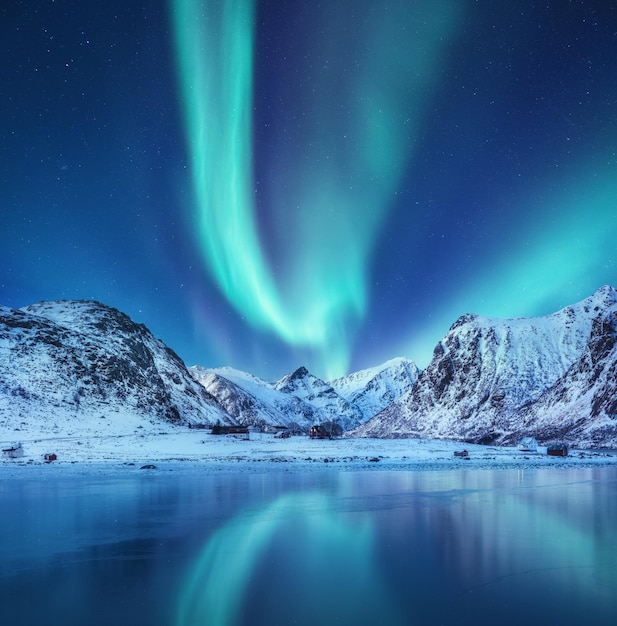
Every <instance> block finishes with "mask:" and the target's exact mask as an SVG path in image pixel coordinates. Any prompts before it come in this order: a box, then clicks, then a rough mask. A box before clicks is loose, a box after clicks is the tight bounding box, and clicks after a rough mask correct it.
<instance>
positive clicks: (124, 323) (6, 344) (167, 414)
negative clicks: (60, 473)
mask: <svg viewBox="0 0 617 626" xmlns="http://www.w3.org/2000/svg"><path fill="white" fill-rule="evenodd" d="M219 419H220V420H221V421H222V422H230V421H231V420H230V418H229V416H228V415H227V414H226V413H225V412H224V411H223V410H222V409H221V408H220V407H219V406H218V405H217V403H216V401H215V400H214V398H213V397H212V396H210V395H209V394H208V393H207V391H206V390H205V389H204V388H203V387H202V386H201V385H199V384H198V383H197V382H196V381H195V380H194V379H193V377H192V376H191V375H190V374H189V372H188V370H187V369H186V367H185V365H184V363H183V362H182V360H181V359H180V358H179V357H178V356H177V355H176V354H175V353H174V352H173V351H172V350H170V349H169V348H168V347H167V346H165V345H164V344H163V343H162V342H161V341H159V340H157V339H155V338H154V337H153V336H152V334H151V333H150V332H149V331H148V329H147V328H146V327H145V326H143V325H140V324H135V323H134V322H133V321H132V320H131V319H130V318H129V317H128V316H127V315H125V314H124V313H121V312H120V311H118V310H116V309H113V308H110V307H107V306H105V305H103V304H100V303H98V302H89V301H59V302H45V303H41V304H35V305H31V306H28V307H25V308H24V309H21V310H16V309H10V308H7V307H0V427H1V428H2V430H4V432H6V433H7V434H8V433H9V432H15V431H19V430H24V431H34V432H39V433H40V434H66V433H67V432H70V433H79V432H85V431H88V432H93V433H95V432H98V431H100V432H102V433H105V432H110V430H113V431H116V432H117V431H118V430H120V431H122V432H125V431H126V429H127V428H138V427H142V428H143V427H144V424H145V425H146V426H147V425H148V424H149V423H150V424H152V425H156V424H157V423H159V424H160V423H161V422H163V423H164V422H168V423H174V424H179V425H180V424H184V425H188V424H191V423H206V424H213V423H215V422H216V420H219ZM129 424H131V426H129Z"/></svg>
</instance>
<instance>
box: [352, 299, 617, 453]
mask: <svg viewBox="0 0 617 626" xmlns="http://www.w3.org/2000/svg"><path fill="white" fill-rule="evenodd" d="M616 314H617V292H615V290H614V289H613V288H611V287H602V288H601V289H599V290H598V291H597V292H596V293H595V294H594V295H593V296H591V297H589V298H587V299H585V300H583V301H582V302H579V303H578V304H575V305H573V306H569V307H566V308H565V309H563V310H561V311H558V312H557V313H554V314H552V315H548V316H546V317H539V318H521V319H504V320H496V319H487V318H482V317H479V316H476V315H465V316H463V317H461V318H460V319H459V320H457V321H456V322H455V323H454V325H453V326H452V327H451V328H450V330H449V331H448V333H447V334H446V335H445V337H444V338H443V339H442V341H441V342H440V343H439V344H438V345H437V347H436V348H435V351H434V354H433V359H432V360H431V362H430V364H429V365H428V367H427V368H426V369H425V370H424V371H423V372H422V373H421V374H420V376H419V377H418V380H417V382H416V384H415V385H414V387H413V388H412V389H411V390H410V391H409V392H407V393H406V394H405V395H404V396H403V397H402V398H401V399H400V400H398V401H397V402H394V403H393V404H391V405H390V406H389V407H387V408H386V409H385V410H384V411H382V412H381V413H379V414H378V415H377V416H376V417H375V418H373V419H372V420H370V421H369V422H367V423H365V424H364V425H362V426H360V427H359V428H358V429H356V430H355V431H354V434H356V435H358V436H378V437H409V436H423V437H443V438H456V439H464V440H470V441H476V442H485V443H492V442H501V443H503V442H512V441H515V440H516V439H517V438H518V437H520V436H521V435H523V434H529V435H535V436H537V437H539V438H540V439H541V440H544V441H546V440H547V439H551V438H556V437H567V438H568V439H569V440H570V442H571V443H576V444H579V445H581V444H585V443H594V444H596V445H597V444H603V445H615V444H617V428H616V426H617V422H615V421H614V420H612V419H611V418H612V417H613V415H614V413H615V411H616V410H617V404H616V403H615V402H614V400H613V396H612V390H613V389H614V382H615V369H616V368H615V358H616V354H615V350H614V335H615V330H614V328H615V325H614V320H615V316H616ZM574 426H576V428H575V429H574V430H572V428H573V427H574ZM591 432H593V433H595V435H593V436H591V435H590V433H591Z"/></svg>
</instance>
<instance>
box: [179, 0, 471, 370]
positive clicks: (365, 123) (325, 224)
mask: <svg viewBox="0 0 617 626" xmlns="http://www.w3.org/2000/svg"><path fill="white" fill-rule="evenodd" d="M171 2H172V15H173V25H174V32H175V44H176V52H177V63H178V70H179V77H180V80H179V82H180V88H181V95H182V102H183V106H184V117H185V132H186V136H187V142H188V145H189V153H190V160H191V176H192V183H193V187H194V196H195V204H196V208H195V211H194V214H195V216H196V225H197V228H196V231H197V236H198V238H199V245H200V249H201V251H202V254H203V257H204V261H205V263H206V266H207V268H208V271H209V272H210V274H211V275H212V277H213V278H214V280H215V281H216V283H217V285H218V287H219V289H220V290H221V292H222V293H223V294H224V295H225V297H226V298H227V300H228V301H229V302H230V303H231V304H232V305H233V307H234V308H235V309H236V311H237V312H238V313H239V314H240V315H241V316H243V317H244V318H245V319H246V321H247V322H248V323H250V324H251V325H252V326H253V327H254V328H257V329H260V330H262V331H269V332H272V333H275V334H276V335H277V336H278V337H280V338H281V339H282V340H283V341H284V342H286V343H287V344H288V345H290V346H293V347H295V348H302V349H307V350H309V351H310V352H311V354H313V355H314V356H315V358H316V359H318V360H319V361H320V363H319V364H320V366H321V367H322V368H323V370H324V371H325V373H326V374H327V375H328V376H330V377H332V376H336V375H341V374H343V373H346V371H347V368H348V365H349V359H350V352H351V348H352V342H353V335H354V330H355V329H356V327H357V325H358V324H359V323H360V322H361V321H362V320H363V318H364V316H365V315H366V311H367V306H368V304H367V302H368V284H369V280H370V279H369V276H370V261H371V253H372V251H373V249H374V246H375V242H376V240H377V238H378V236H379V234H380V231H381V226H382V225H383V223H384V221H385V219H386V218H387V216H388V213H389V209H390V207H391V206H392V204H393V202H394V201H395V197H396V193H397V190H398V187H399V185H400V182H401V179H402V177H403V175H404V173H405V171H406V168H407V166H408V165H409V162H410V159H411V157H412V156H413V145H414V142H415V138H416V136H417V132H418V127H419V125H420V122H421V120H422V116H423V111H424V110H425V107H426V104H427V98H428V97H430V94H431V86H432V84H433V82H434V80H435V78H434V77H435V76H436V75H437V74H438V68H439V64H440V62H441V59H442V57H443V55H444V53H445V52H446V49H447V44H448V41H449V40H450V39H451V36H452V34H453V31H454V26H455V24H456V19H457V17H458V16H459V11H458V10H457V7H456V6H455V5H456V4H457V3H455V2H454V1H453V0H436V1H432V0H422V1H419V2H415V3H414V5H413V6H410V3H409V2H407V0H396V1H393V2H390V3H389V4H388V6H387V7H386V8H384V7H381V8H380V7H379V6H378V5H377V4H376V3H373V2H366V3H361V8H359V9H358V13H362V12H363V11H364V13H365V14H364V15H363V16H362V19H361V20H357V21H356V22H353V23H352V24H351V26H350V25H349V22H350V20H352V19H353V17H352V16H350V15H349V7H348V5H347V4H346V3H344V2H332V3H328V4H327V5H326V6H325V7H321V8H320V10H319V12H317V11H315V12H314V13H315V15H312V14H311V16H310V17H311V19H310V20H309V22H308V23H307V26H306V29H307V32H306V40H307V41H308V42H309V45H308V49H309V51H310V54H312V55H313V56H314V57H315V58H316V61H317V63H318V67H321V68H322V70H321V71H318V72H314V73H313V74H314V75H313V77H312V78H313V83H312V86H311V87H307V86H302V85H295V84H292V85H290V86H289V87H288V89H289V91H290V97H292V98H293V99H294V101H299V102H301V103H302V104H301V109H302V110H301V112H300V114H299V115H298V117H300V118H301V119H302V120H303V122H302V124H300V125H298V126H299V127H298V128H295V129H291V130H290V133H288V134H287V135H286V136H287V140H286V141H284V142H283V141H281V142H279V143H277V142H276V138H275V139H274V140H273V143H274V151H273V158H272V160H273V162H274V167H273V168H272V169H273V172H272V174H271V177H272V180H274V181H278V182H279V184H278V185H275V184H273V183H272V181H270V183H269V187H270V188H272V189H273V192H272V196H273V197H272V198H271V201H272V203H273V207H272V208H271V210H270V221H271V223H270V225H271V226H272V224H275V225H276V231H277V232H279V233H281V234H280V238H279V240H278V241H277V242H276V243H275V246H274V247H275V248H276V250H277V251H278V253H279V254H280V255H281V259H282V261H281V262H280V263H274V262H273V260H272V256H273V255H274V253H271V254H270V256H269V255H268V251H267V250H266V249H265V248H266V246H265V243H264V242H263V241H262V240H261V238H260V234H259V233H260V227H263V228H264V229H265V230H264V232H265V231H267V232H268V233H272V232H273V231H274V230H275V227H274V226H273V227H272V228H268V224H265V225H263V224H260V222H259V219H258V215H257V211H256V206H257V200H256V196H255V187H256V185H255V181H254V172H253V165H254V164H253V154H254V146H253V136H254V134H253V131H254V128H253V118H252V115H253V109H254V91H255V89H254V84H253V83H254V76H253V74H254V68H253V60H254V47H255V32H254V24H255V3H254V0H171ZM458 5H459V6H460V3H458ZM341 24H346V25H347V26H346V28H341ZM342 46H344V47H346V54H345V55H341V54H340V50H341V47H342ZM350 49H351V51H352V52H353V53H354V56H355V62H354V63H349V62H348V60H347V61H345V60H344V58H343V57H348V56H349V51H350ZM298 74H300V72H298ZM299 80H300V79H299ZM258 104H259V103H256V104H255V106H258ZM262 219H264V218H263V217H262Z"/></svg>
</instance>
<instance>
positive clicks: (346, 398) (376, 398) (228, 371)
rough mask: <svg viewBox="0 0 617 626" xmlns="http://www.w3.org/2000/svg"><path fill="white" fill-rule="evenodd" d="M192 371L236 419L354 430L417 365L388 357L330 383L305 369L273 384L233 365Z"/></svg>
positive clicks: (397, 391)
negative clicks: (329, 424)
mask: <svg viewBox="0 0 617 626" xmlns="http://www.w3.org/2000/svg"><path fill="white" fill-rule="evenodd" d="M191 372H192V374H193V375H194V376H195V378H196V379H197V380H198V381H199V382H200V383H201V384H202V385H204V387H205V388H206V389H207V390H208V392H209V393H211V394H212V395H213V396H214V397H216V399H217V401H218V402H219V403H220V404H221V406H223V407H224V408H225V410H226V411H227V412H228V413H230V414H231V415H232V416H233V417H234V419H237V420H238V421H239V422H241V423H243V424H263V423H266V424H271V425H288V424H290V423H293V424H295V425H297V426H299V427H300V428H301V429H304V430H305V431H307V430H308V429H309V428H310V427H311V426H312V425H314V424H320V423H324V422H336V423H338V424H340V425H341V427H342V428H343V429H345V430H346V429H350V428H353V427H355V426H357V425H358V424H361V423H362V422H364V421H366V420H367V419H369V418H370V417H372V416H373V415H375V414H376V413H377V412H378V411H380V410H381V409H383V408H384V407H385V406H386V405H387V404H388V403H390V402H392V401H393V400H395V399H397V398H398V397H400V395H401V393H402V392H403V391H406V390H407V388H408V387H409V386H410V385H411V384H412V382H413V380H415V378H416V377H417V368H416V366H415V365H414V364H413V363H411V362H410V361H407V360H406V359H393V360H392V361H389V362H388V363H386V364H384V365H382V366H380V367H376V368H372V369H370V370H363V371H362V372H357V373H356V374H352V375H350V376H348V377H344V378H340V379H337V380H336V381H333V382H332V383H328V382H326V381H323V380H321V379H320V378H317V377H316V376H314V375H313V374H311V373H310V372H309V371H308V370H307V369H306V367H299V368H298V369H296V370H295V371H293V372H292V373H290V374H287V375H286V376H283V377H282V378H281V379H279V380H278V381H275V382H274V383H267V382H265V381H263V380H261V379H258V378H256V377H254V376H252V375H250V374H247V373H245V372H240V371H238V370H234V369H233V368H217V369H204V368H198V367H194V368H191ZM239 397H241V398H242V400H241V401H239V400H238V398H239Z"/></svg>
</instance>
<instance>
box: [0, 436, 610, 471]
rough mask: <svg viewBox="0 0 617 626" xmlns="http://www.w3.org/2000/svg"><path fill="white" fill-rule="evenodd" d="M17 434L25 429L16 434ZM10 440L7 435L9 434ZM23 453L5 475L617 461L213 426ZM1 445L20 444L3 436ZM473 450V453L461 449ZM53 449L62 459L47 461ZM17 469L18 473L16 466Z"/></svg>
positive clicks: (33, 447)
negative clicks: (226, 430)
mask: <svg viewBox="0 0 617 626" xmlns="http://www.w3.org/2000/svg"><path fill="white" fill-rule="evenodd" d="M15 434H18V433H15ZM3 439H4V438H3ZM19 442H20V443H21V444H22V447H23V457H21V458H14V459H13V458H8V457H7V456H6V455H3V456H2V458H0V476H2V475H4V476H7V475H9V474H13V473H17V474H19V475H22V476H23V475H24V472H27V469H28V468H32V467H39V468H41V469H45V471H48V470H49V471H52V470H51V468H52V467H53V468H56V469H54V470H53V471H64V470H66V471H76V472H78V473H80V472H82V471H83V472H88V473H90V472H96V473H99V472H100V473H106V472H110V471H116V470H124V471H126V470H131V471H136V470H139V469H142V467H143V466H155V467H154V468H152V467H150V469H153V470H155V471H159V472H161V471H207V472H217V471H248V472H264V471H323V470H324V469H339V470H344V471H353V470H363V471H364V470H436V469H455V468H461V469H498V468H542V467H577V466H593V465H612V464H615V465H617V451H607V450H571V451H570V453H569V455H568V456H567V457H565V458H561V457H550V456H547V455H546V448H545V447H542V446H540V447H539V448H538V452H537V453H530V452H521V451H520V450H518V449H517V448H514V447H495V446H480V445H473V444H463V443H459V442H453V441H443V440H426V439H394V440H392V439H350V438H349V439H348V438H343V439H335V440H313V439H310V438H309V437H290V438H288V439H276V438H275V437H274V436H273V435H268V434H251V436H250V439H248V440H247V439H242V438H236V437H233V436H229V435H224V436H220V435H219V436H217V435H212V434H210V432H209V431H197V430H181V431H180V430H176V429H169V430H161V431H159V432H156V433H155V432H150V433H142V434H123V435H117V436H114V435H91V436H66V437H45V438H41V439H34V438H30V437H28V436H26V435H25V433H24V438H23V439H21V440H19ZM0 443H1V444H2V448H5V447H7V445H9V444H10V445H13V444H15V443H17V440H13V441H10V442H9V441H1V442H0ZM463 450H466V451H467V453H468V456H466V457H461V456H458V455H456V454H455V453H458V454H460V453H461V452H462V451H463ZM46 454H55V455H56V456H57V460H54V461H53V462H51V463H46V462H45V461H44V456H45V455H46ZM12 470H14V471H12Z"/></svg>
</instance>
